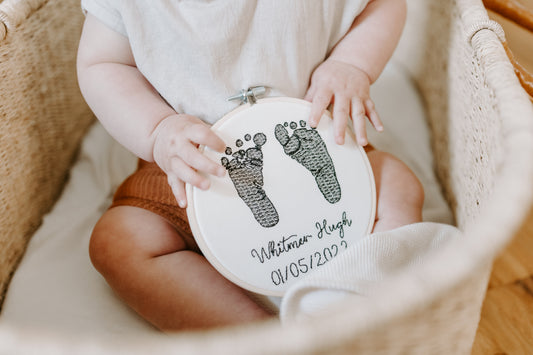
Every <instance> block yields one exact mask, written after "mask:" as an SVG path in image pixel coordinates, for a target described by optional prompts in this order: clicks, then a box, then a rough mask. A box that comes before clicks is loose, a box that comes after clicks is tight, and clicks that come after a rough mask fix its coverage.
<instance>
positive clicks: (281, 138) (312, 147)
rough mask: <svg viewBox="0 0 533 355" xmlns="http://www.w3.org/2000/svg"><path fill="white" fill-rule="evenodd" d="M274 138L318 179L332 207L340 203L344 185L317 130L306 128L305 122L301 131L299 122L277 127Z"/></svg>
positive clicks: (318, 183) (321, 190)
mask: <svg viewBox="0 0 533 355" xmlns="http://www.w3.org/2000/svg"><path fill="white" fill-rule="evenodd" d="M287 127H290V129H292V131H293V133H292V136H289V132H288V131H287ZM274 135H275V136H276V139H277V140H278V142H279V143H280V144H281V145H282V147H283V150H284V151H285V154H287V155H288V156H290V157H291V158H292V159H294V160H296V161H297V162H299V163H300V164H301V165H302V166H304V167H305V168H306V169H307V170H309V172H311V174H312V175H313V176H314V177H315V181H316V184H317V185H318V188H319V190H320V192H321V193H322V195H323V196H324V198H325V199H326V200H327V201H328V202H329V203H331V204H334V203H336V202H338V201H339V200H340V199H341V196H342V194H341V186H340V184H339V181H338V180H337V174H336V172H335V166H334V165H333V160H332V159H331V156H330V155H329V153H328V149H327V147H326V143H324V141H323V140H322V137H320V134H319V133H318V131H317V130H316V129H315V128H307V127H306V122H305V121H303V120H302V121H300V128H298V125H297V124H296V122H291V123H290V125H289V124H288V123H287V122H285V123H284V124H283V125H281V124H278V125H276V128H275V129H274Z"/></svg>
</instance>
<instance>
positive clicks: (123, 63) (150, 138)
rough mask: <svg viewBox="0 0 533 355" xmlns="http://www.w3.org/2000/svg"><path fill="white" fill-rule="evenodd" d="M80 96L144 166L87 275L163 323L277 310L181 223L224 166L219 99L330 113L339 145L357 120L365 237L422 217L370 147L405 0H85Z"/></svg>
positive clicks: (416, 187)
mask: <svg viewBox="0 0 533 355" xmlns="http://www.w3.org/2000/svg"><path fill="white" fill-rule="evenodd" d="M82 6H83V8H84V10H85V11H86V12H87V17H86V21H85V24H84V28H83V33H82V36H81V41H80V46H79V53H78V77H79V84H80V88H81V91H82V93H83V95H84V97H85V99H86V101H87V103H88V104H89V106H90V107H91V109H92V110H93V112H94V113H95V115H96V116H97V117H98V119H99V120H100V121H101V123H102V125H103V126H104V127H105V128H106V129H107V131H108V132H109V133H110V134H111V135H112V136H113V137H114V138H115V139H116V140H117V141H118V142H120V143H121V144H122V145H124V146H125V147H126V148H128V149H129V150H130V151H132V152H133V153H134V154H136V155H137V156H138V157H139V158H140V159H139V165H138V169H137V171H136V172H135V173H134V174H133V175H131V176H130V177H129V178H128V179H127V180H126V181H124V183H123V184H122V185H121V186H120V187H119V188H118V190H117V192H116V194H115V197H114V200H113V204H112V206H111V208H110V209H109V210H107V212H105V213H104V215H103V216H102V217H101V219H100V220H99V222H98V223H97V225H96V226H95V228H94V231H93V234H92V237H91V242H90V256H91V260H92V262H93V264H94V266H95V268H96V269H97V270H98V271H99V272H100V273H101V274H102V275H103V276H104V277H105V279H106V280H107V282H108V283H109V284H110V285H111V287H112V288H113V289H114V291H115V292H116V293H117V294H118V295H119V296H120V297H121V298H122V299H123V300H124V301H125V302H126V303H127V304H128V305H129V306H131V307H132V308H133V309H134V310H135V311H136V312H138V313H139V314H140V315H141V316H142V317H144V318H145V319H146V320H148V321H149V322H151V323H152V324H153V325H155V326H156V327H158V328H159V329H162V330H165V331H170V330H178V329H193V328H196V329H198V328H206V327H212V326H221V325H229V324H236V323H240V322H250V321H258V320H261V319H265V318H268V317H272V314H271V313H270V312H269V311H268V310H266V309H265V308H264V307H262V306H261V305H260V304H259V303H257V302H256V301H255V300H254V298H253V297H251V296H250V294H249V293H248V292H246V291H244V290H242V289H241V288H239V287H238V286H236V285H234V284H233V283H231V282H230V281H228V280H227V279H225V278H224V277H222V276H221V275H220V274H219V273H218V272H217V271H216V270H215V269H214V268H213V267H212V266H211V265H210V264H209V263H208V262H207V260H206V259H205V258H204V257H203V256H202V254H201V253H200V251H199V249H198V246H197V244H196V242H195V240H194V238H193V236H192V233H191V230H190V228H189V225H188V222H187V216H186V213H185V209H184V208H185V207H186V206H187V199H186V194H185V184H186V183H188V184H191V185H193V186H196V187H197V188H200V189H204V190H205V189H208V188H209V184H210V180H209V175H215V176H223V175H224V174H226V171H225V168H224V167H223V166H222V165H221V164H220V162H215V161H211V160H210V159H208V158H207V157H205V156H204V155H203V154H202V153H201V152H200V151H199V150H198V149H197V148H198V146H199V145H206V146H207V147H209V148H211V149H213V150H216V151H220V152H223V151H224V149H225V147H226V144H225V142H223V141H222V139H220V137H218V136H217V135H216V134H215V133H214V132H213V131H212V130H211V129H210V126H211V124H213V123H214V122H215V121H216V120H217V119H219V118H220V117H222V116H223V115H224V114H225V113H227V112H229V111H231V110H232V109H233V108H235V106H236V105H235V104H234V103H230V102H227V101H226V100H225V98H226V97H228V96H231V95H233V94H235V92H238V91H239V90H240V89H243V88H248V87H251V86H256V85H265V86H268V87H269V88H272V91H273V92H272V93H273V95H275V96H291V97H300V98H304V99H305V100H308V101H310V102H311V103H312V106H311V107H312V108H311V115H310V117H309V119H308V123H309V124H310V125H311V126H312V127H316V125H317V124H318V122H319V120H320V117H321V116H322V113H323V112H324V110H326V109H327V108H328V107H330V105H331V106H332V115H333V122H334V132H335V140H336V142H337V143H338V144H343V143H344V139H345V138H344V137H345V132H346V127H347V123H348V121H349V120H352V121H353V126H354V129H355V133H356V139H357V141H358V143H359V144H361V145H362V146H367V154H368V158H369V160H370V163H371V166H372V169H373V171H374V176H375V179H376V188H377V195H378V202H377V216H376V221H375V225H374V229H373V231H374V232H376V231H383V230H388V229H392V228H396V227H399V226H401V225H405V224H409V223H415V222H419V221H421V211H422V204H423V200H424V193H423V190H422V187H421V184H420V182H419V181H418V179H417V178H416V177H415V175H414V174H413V173H412V172H411V171H410V170H409V169H408V168H407V166H406V165H405V164H404V163H402V162H401V161H399V160H398V159H396V158H395V157H393V156H391V155H390V154H387V153H384V152H380V151H378V150H375V149H373V148H372V147H370V146H369V145H367V144H368V141H367V136H366V128H365V121H366V119H367V118H368V119H369V121H370V122H371V124H372V125H373V126H374V127H375V129H377V130H378V131H380V130H382V129H383V126H382V123H381V121H380V118H379V116H378V114H377V113H376V111H375V109H374V104H373V102H372V100H371V99H370V97H369V87H370V85H371V84H372V83H373V82H374V81H375V80H376V79H377V78H378V76H379V75H380V73H381V71H382V70H383V68H384V66H385V64H386V63H387V61H388V60H389V59H390V56H391V55H392V52H393V51H394V49H395V47H396V44H397V42H398V39H399V37H400V34H401V31H402V28H403V24H404V21H405V14H406V5H405V1H404V0H329V1H328V0H313V1H309V0H290V1H287V0H233V1H228V0H188V1H185V0H181V1H179V0H154V1H141V0H82Z"/></svg>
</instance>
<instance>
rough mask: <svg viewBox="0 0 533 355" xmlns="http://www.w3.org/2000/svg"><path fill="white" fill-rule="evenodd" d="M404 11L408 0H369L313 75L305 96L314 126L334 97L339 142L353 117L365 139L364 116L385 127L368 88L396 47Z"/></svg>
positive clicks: (379, 127) (359, 137)
mask: <svg viewBox="0 0 533 355" xmlns="http://www.w3.org/2000/svg"><path fill="white" fill-rule="evenodd" d="M405 16H406V3H405V0H371V1H370V2H369V4H368V5H367V7H366V8H365V10H364V11H363V12H362V13H361V14H360V15H359V16H358V17H357V18H356V19H355V21H354V23H353V24H352V27H351V29H350V30H349V31H348V33H347V34H346V35H345V36H344V37H343V38H342V39H341V40H340V41H339V42H338V43H337V44H336V46H335V47H334V49H333V50H332V52H331V54H330V55H329V56H328V58H327V59H326V60H325V61H324V62H323V63H322V64H321V65H319V66H318V67H317V68H316V69H315V71H314V73H313V75H312V77H311V85H310V87H309V89H308V91H307V94H306V96H305V99H306V100H309V101H312V102H313V105H312V109H311V115H310V118H309V123H310V125H311V126H312V127H316V125H318V122H319V120H320V117H321V116H322V113H323V112H324V110H325V109H326V108H327V107H328V106H329V104H330V103H332V102H333V103H334V106H333V119H334V127H335V140H336V142H337V143H339V144H343V143H344V134H345V130H346V124H347V122H348V120H349V119H350V117H351V118H352V119H353V121H354V128H355V133H356V136H357V141H358V142H359V144H361V145H366V144H367V143H368V140H367V136H366V129H365V117H368V118H369V119H370V122H371V123H372V124H373V126H374V127H375V128H376V129H377V130H378V131H381V130H383V125H382V123H381V121H380V119H379V116H378V115H377V113H376V111H375V108H374V103H373V101H372V100H371V99H370V95H369V90H370V85H371V84H372V83H373V82H374V81H375V80H376V79H377V78H378V77H379V75H380V74H381V72H382V71H383V68H384V67H385V65H386V64H387V62H388V60H389V59H390V57H391V56H392V53H393V51H394V49H395V48H396V45H397V43H398V40H399V38H400V35H401V32H402V28H403V26H404V23H405Z"/></svg>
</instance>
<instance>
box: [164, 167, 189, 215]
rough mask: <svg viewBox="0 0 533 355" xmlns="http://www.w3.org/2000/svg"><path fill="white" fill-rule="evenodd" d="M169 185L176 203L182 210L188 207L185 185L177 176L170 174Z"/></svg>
mask: <svg viewBox="0 0 533 355" xmlns="http://www.w3.org/2000/svg"><path fill="white" fill-rule="evenodd" d="M167 180H168V184H169V185H170V188H171V189H172V193H173V194H174V197H176V201H178V205H179V206H180V207H181V208H185V207H187V194H186V192H185V183H184V182H183V181H181V180H180V179H178V178H177V177H176V175H174V174H172V173H170V174H168V175H167Z"/></svg>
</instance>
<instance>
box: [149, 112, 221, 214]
mask: <svg viewBox="0 0 533 355" xmlns="http://www.w3.org/2000/svg"><path fill="white" fill-rule="evenodd" d="M200 144H202V145H205V146H207V147H209V148H211V149H213V150H216V151H219V152H223V151H224V149H225V148H226V145H225V144H224V142H223V141H222V139H220V138H219V137H218V136H217V135H216V134H215V133H214V132H213V131H212V130H211V128H210V127H209V125H207V124H206V123H204V122H202V121H201V120H200V119H199V118H197V117H194V116H190V115H185V114H176V115H173V116H170V117H167V118H165V119H164V120H163V121H162V122H161V123H159V125H158V126H157V129H156V132H155V141H154V150H153V156H154V161H155V162H156V163H157V165H159V167H160V168H161V169H162V170H163V171H164V172H165V173H166V174H167V176H168V183H169V185H170V187H171V188H172V192H173V193H174V196H176V200H177V201H178V204H179V205H180V206H181V207H182V208H184V207H186V206H187V195H186V193H185V183H189V184H191V185H193V186H196V187H198V188H200V189H202V190H207V189H208V188H209V185H210V183H209V179H208V178H206V177H205V176H203V175H202V173H207V174H212V175H216V176H224V174H225V172H226V170H225V169H224V167H222V165H220V164H219V163H216V162H214V161H212V160H210V159H209V158H207V157H206V156H205V155H204V154H203V153H201V152H200V151H199V150H198V145H200Z"/></svg>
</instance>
